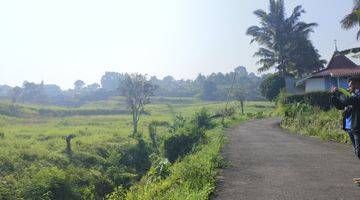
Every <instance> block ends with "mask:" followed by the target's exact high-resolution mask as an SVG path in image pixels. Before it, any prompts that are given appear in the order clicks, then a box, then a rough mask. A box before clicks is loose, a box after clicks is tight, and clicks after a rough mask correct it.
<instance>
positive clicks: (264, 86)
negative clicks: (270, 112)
mask: <svg viewBox="0 0 360 200" xmlns="http://www.w3.org/2000/svg"><path fill="white" fill-rule="evenodd" d="M284 87H285V79H284V77H281V76H280V75H279V74H278V73H275V74H272V75H270V76H269V77H268V78H266V79H265V80H264V81H263V82H262V83H261V84H260V92H261V95H263V96H264V97H266V98H267V99H269V100H270V101H273V100H275V99H276V97H277V96H278V95H279V93H280V90H281V89H282V88H284Z"/></svg>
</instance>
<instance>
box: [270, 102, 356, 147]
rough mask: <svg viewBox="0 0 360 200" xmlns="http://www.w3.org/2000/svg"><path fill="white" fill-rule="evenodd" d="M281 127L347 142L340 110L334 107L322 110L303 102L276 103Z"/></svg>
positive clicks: (294, 131) (325, 138) (324, 138)
mask: <svg viewBox="0 0 360 200" xmlns="http://www.w3.org/2000/svg"><path fill="white" fill-rule="evenodd" d="M277 113H278V114H279V115H280V116H281V118H282V123H281V125H282V127H284V128H286V129H288V130H290V131H291V132H293V133H300V134H302V135H307V136H313V137H318V138H321V139H323V140H331V141H335V142H339V143H349V142H350V140H349V137H348V135H347V134H346V132H344V131H343V130H341V111H338V110H336V109H335V108H333V109H331V110H329V111H323V110H321V109H320V108H318V107H314V106H310V105H308V104H305V103H296V104H289V105H278V108H277Z"/></svg>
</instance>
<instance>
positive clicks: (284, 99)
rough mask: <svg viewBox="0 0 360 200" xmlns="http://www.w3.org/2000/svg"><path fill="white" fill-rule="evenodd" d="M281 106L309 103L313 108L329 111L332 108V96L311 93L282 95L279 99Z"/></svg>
mask: <svg viewBox="0 0 360 200" xmlns="http://www.w3.org/2000/svg"><path fill="white" fill-rule="evenodd" d="M278 103H280V104H285V105H287V104H296V103H307V104H309V105H312V106H316V107H319V108H321V109H323V110H329V109H330V108H332V104H331V101H330V94H329V93H328V92H309V93H305V94H295V95H288V94H285V93H283V94H281V95H280V96H279V98H278Z"/></svg>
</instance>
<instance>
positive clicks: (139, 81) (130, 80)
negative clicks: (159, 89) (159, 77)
mask: <svg viewBox="0 0 360 200" xmlns="http://www.w3.org/2000/svg"><path fill="white" fill-rule="evenodd" d="M119 89H120V90H121V92H122V94H123V95H124V96H125V97H126V104H127V107H128V108H129V109H130V111H131V114H132V125H133V132H132V136H135V135H136V133H137V126H138V122H139V120H140V116H141V114H142V112H143V111H144V108H145V105H146V104H149V103H150V96H152V95H153V93H154V91H155V86H154V85H153V84H151V82H150V81H148V80H147V78H146V76H144V75H142V74H137V73H135V74H126V75H125V78H124V80H123V81H122V84H121V86H120V88H119Z"/></svg>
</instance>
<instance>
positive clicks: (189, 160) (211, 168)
mask: <svg viewBox="0 0 360 200" xmlns="http://www.w3.org/2000/svg"><path fill="white" fill-rule="evenodd" d="M221 132H222V131H221V129H216V130H213V131H211V132H209V133H208V134H207V135H208V138H209V142H208V143H207V144H203V145H200V146H199V148H198V149H199V150H198V151H196V152H195V153H194V154H190V155H189V156H187V157H185V158H184V159H183V160H182V161H181V162H177V163H175V164H174V165H172V166H171V167H170V169H169V171H170V172H171V173H170V174H168V175H167V176H163V177H161V178H158V179H155V180H154V177H153V174H149V175H146V176H145V177H143V178H142V180H141V181H140V182H139V183H138V184H136V185H134V186H133V187H131V188H130V190H129V191H128V192H127V193H126V195H124V193H123V192H120V194H118V193H119V192H114V193H113V194H111V195H110V196H109V199H127V200H135V199H141V200H151V199H163V200H167V199H184V198H185V197H186V199H194V200H201V199H204V200H205V199H208V197H209V195H210V194H211V193H212V192H213V190H214V188H215V183H216V176H217V174H218V171H217V169H218V168H220V167H221V166H223V159H222V157H221V156H220V150H221V147H222V145H223V143H224V139H223V136H222V135H221ZM152 171H154V170H153V169H151V170H150V172H152Z"/></svg>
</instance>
